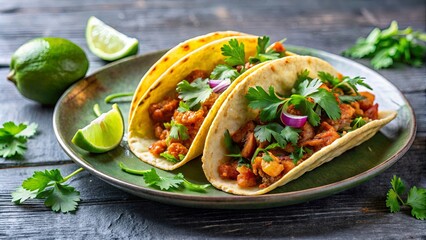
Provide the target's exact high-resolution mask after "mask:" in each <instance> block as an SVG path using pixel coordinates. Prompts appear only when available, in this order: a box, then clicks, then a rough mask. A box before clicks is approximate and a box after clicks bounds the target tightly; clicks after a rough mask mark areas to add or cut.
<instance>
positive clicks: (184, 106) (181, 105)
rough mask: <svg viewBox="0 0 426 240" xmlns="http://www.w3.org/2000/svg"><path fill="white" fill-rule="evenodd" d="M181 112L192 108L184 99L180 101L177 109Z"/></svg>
mask: <svg viewBox="0 0 426 240" xmlns="http://www.w3.org/2000/svg"><path fill="white" fill-rule="evenodd" d="M177 110H178V111H179V112H181V113H183V112H186V111H190V110H191V108H190V107H189V105H188V104H186V103H185V102H184V101H180V102H179V107H178V109H177Z"/></svg>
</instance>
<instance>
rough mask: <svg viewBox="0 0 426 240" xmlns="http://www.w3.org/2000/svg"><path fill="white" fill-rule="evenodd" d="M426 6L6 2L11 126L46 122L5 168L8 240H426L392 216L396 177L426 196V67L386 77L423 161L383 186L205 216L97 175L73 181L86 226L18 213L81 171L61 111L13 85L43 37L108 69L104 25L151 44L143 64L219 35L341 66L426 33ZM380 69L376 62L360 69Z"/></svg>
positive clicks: (3, 60) (0, 187) (0, 176)
mask: <svg viewBox="0 0 426 240" xmlns="http://www.w3.org/2000/svg"><path fill="white" fill-rule="evenodd" d="M425 12H426V3H425V2H424V1H414V0H410V1H397V0H387V1H338V0H336V1H331V0H327V1H313V0H311V1H309V0H299V1H269V0H263V1H242V0H241V1H231V0H220V1H207V0H205V1H204V0H197V1H182V0H169V1H143V0H140V1H130V0H120V1H114V0H107V1H97V0H85V1H67V0H57V1H54V0H52V1H41V0H33V1H28V0H27V1H25V0H15V1H6V0H1V1H0V123H3V122H6V121H10V120H12V121H16V122H23V121H29V122H36V123H38V124H39V134H38V135H37V137H36V138H34V139H33V140H30V141H29V144H28V148H29V149H28V152H27V153H26V155H25V157H24V158H22V159H20V160H5V159H2V158H0V238H4V239H14V238H22V239H27V238H30V239H46V238H56V239H64V238H67V239H110V238H114V239H121V238H124V239H141V238H150V239H175V238H176V239H199V238H244V239H245V238H252V239H257V238H292V237H298V238H317V237H318V238H325V239H334V238H345V239H366V238H379V239H401V238H404V239H407V238H409V239H411V238H415V239H416V238H417V239H425V238H426V223H425V222H424V221H419V220H416V219H414V218H413V217H411V216H410V213H409V211H408V209H404V210H403V211H402V212H400V213H397V214H391V213H389V212H388V209H387V208H386V206H385V198H386V192H387V190H388V188H389V180H390V179H391V177H392V176H393V175H394V174H397V175H398V176H400V177H402V178H403V179H404V180H406V182H408V183H409V184H410V185H411V186H413V185H416V186H422V187H426V159H425V155H426V108H425V105H426V94H425V93H426V79H425V77H426V67H424V66H423V67H422V68H411V67H407V66H397V67H396V68H393V69H389V70H380V71H379V73H380V74H382V75H384V76H385V77H386V78H387V79H389V80H390V81H391V82H392V83H394V84H395V85H396V86H397V87H398V88H399V89H400V90H401V91H402V92H403V93H404V94H405V96H406V97H407V98H408V100H409V101H410V103H411V104H412V106H413V108H414V110H415V113H416V117H417V124H418V129H417V136H416V139H415V141H414V143H413V146H412V147H411V149H410V150H409V151H408V152H407V153H406V154H405V156H404V157H402V158H401V159H400V160H399V161H398V162H397V163H396V164H395V165H394V166H393V167H391V168H390V169H388V170H387V171H386V172H384V173H383V174H381V175H379V176H378V177H376V178H374V179H372V180H371V181H369V182H367V183H365V184H363V185H360V186H358V187H355V188H353V189H350V190H347V191H344V192H342V193H340V194H336V195H334V196H330V197H327V198H324V199H320V200H315V201H311V202H307V203H303V204H298V205H294V206H287V207H281V208H272V209H264V210H205V209H191V208H182V207H176V206H169V205H164V204H160V203H156V202H152V201H149V200H145V199H141V198H138V197H135V196H132V195H129V194H127V193H125V192H123V191H120V190H118V189H116V188H114V187H112V186H110V185H108V184H106V183H104V182H102V181H101V180H99V179H97V178H96V177H93V176H91V175H90V174H88V173H85V172H84V173H82V174H79V175H78V176H77V177H76V178H74V179H73V180H72V181H71V184H72V185H73V186H75V187H76V188H77V189H78V190H79V191H80V192H81V198H82V199H83V201H82V202H81V203H80V205H79V210H78V211H77V212H76V213H75V214H55V213H53V212H52V211H50V210H49V209H48V208H46V207H45V206H44V205H43V203H42V202H32V203H29V204H25V205H22V206H16V205H14V204H13V203H11V202H10V201H11V197H10V193H11V192H12V191H13V190H14V189H15V188H16V187H17V186H19V185H20V184H21V182H22V180H23V179H25V178H27V177H29V176H30V175H32V173H33V171H34V170H44V169H46V168H48V169H50V168H59V169H60V170H61V171H62V172H63V173H65V174H68V173H70V172H71V171H73V170H75V169H76V168H77V166H76V165H75V164H74V163H73V162H72V161H71V160H70V158H69V157H68V156H67V155H66V154H65V153H64V152H63V151H62V150H61V148H60V147H59V144H58V143H57V141H56V138H55V136H54V133H53V129H52V120H51V119H52V113H53V108H51V107H44V106H40V105H39V104H37V103H34V102H31V101H29V100H26V99H24V98H23V97H22V96H21V95H20V94H19V93H18V92H17V90H16V89H15V87H14V86H13V85H12V84H11V83H9V82H8V81H6V75H7V73H8V70H9V69H8V64H9V61H10V56H11V54H12V53H13V52H14V51H15V50H16V49H17V48H18V47H19V46H20V45H22V44H23V43H25V42H26V41H28V40H30V39H32V38H35V37H40V36H57V37H64V38H68V39H70V40H71V41H73V42H75V43H77V44H78V45H80V46H81V47H83V48H84V50H85V51H86V53H87V55H88V57H89V59H90V69H89V73H88V74H90V72H93V71H94V70H96V69H97V68H99V67H101V66H102V65H104V64H105V62H103V61H101V60H99V59H98V58H97V57H95V56H94V55H92V54H91V53H90V52H89V51H88V49H87V46H86V43H85V33H84V32H85V26H86V21H87V19H88V18H89V17H90V16H92V15H93V16H96V17H98V18H100V19H102V20H104V21H105V22H107V23H108V24H110V25H112V26H113V27H115V28H117V29H118V30H120V31H121V32H123V33H125V34H127V35H129V36H133V37H136V38H138V39H139V40H140V51H139V53H140V54H143V53H147V52H151V51H155V50H160V49H165V48H170V47H172V46H174V45H176V44H177V43H179V42H180V41H182V40H185V39H187V38H190V37H193V36H196V35H200V34H204V33H207V32H211V31H217V30H237V31H242V32H249V33H254V34H259V35H263V34H267V35H270V36H271V37H272V39H273V40H279V39H281V38H282V37H283V36H285V37H287V39H288V40H287V43H289V44H293V45H302V46H307V47H311V48H317V49H321V50H325V51H328V52H331V53H335V54H340V53H341V52H342V51H343V50H344V49H346V48H347V47H349V46H350V45H351V44H353V43H354V42H355V40H356V39H357V38H358V37H360V36H365V35H366V34H368V33H369V32H370V31H371V30H372V28H373V27H374V26H379V27H382V28H384V27H387V25H388V24H389V23H390V22H391V20H397V21H398V22H399V24H400V26H402V27H407V26H412V27H413V28H414V29H419V30H422V31H425V21H426V17H425ZM359 62H361V63H362V64H366V65H368V62H367V61H364V60H362V61H359Z"/></svg>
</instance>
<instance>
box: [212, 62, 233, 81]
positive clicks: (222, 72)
mask: <svg viewBox="0 0 426 240" xmlns="http://www.w3.org/2000/svg"><path fill="white" fill-rule="evenodd" d="M239 76H240V73H239V72H238V71H237V69H235V68H232V67H230V66H228V65H225V64H219V65H217V66H216V67H215V68H214V69H213V71H212V73H211V74H210V78H211V79H218V80H221V79H228V78H229V79H231V81H232V80H235V79H236V78H237V77H239Z"/></svg>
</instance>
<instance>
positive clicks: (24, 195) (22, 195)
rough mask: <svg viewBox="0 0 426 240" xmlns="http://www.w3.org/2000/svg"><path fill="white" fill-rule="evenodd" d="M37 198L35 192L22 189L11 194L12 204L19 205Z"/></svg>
mask: <svg viewBox="0 0 426 240" xmlns="http://www.w3.org/2000/svg"><path fill="white" fill-rule="evenodd" d="M36 196H37V191H35V190H34V191H30V190H27V189H25V188H23V187H18V188H17V189H16V190H15V191H14V192H12V202H14V203H16V204H20V203H23V202H25V201H26V200H28V199H33V198H35V197H36Z"/></svg>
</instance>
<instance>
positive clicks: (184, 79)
mask: <svg viewBox="0 0 426 240" xmlns="http://www.w3.org/2000/svg"><path fill="white" fill-rule="evenodd" d="M268 45H269V37H266V36H265V37H255V36H237V37H229V38H223V39H219V40H216V41H213V42H211V43H209V44H206V45H205V46H203V47H201V48H199V49H197V50H195V51H193V52H191V53H189V54H187V55H186V56H184V57H183V58H182V59H180V60H179V61H177V62H176V63H175V64H174V65H173V66H171V67H170V68H169V69H167V71H165V72H164V73H163V74H162V75H161V76H160V77H159V78H158V79H157V81H156V82H155V83H154V84H152V86H151V87H150V88H149V89H148V90H147V92H146V93H145V95H144V96H143V97H142V98H141V100H140V101H139V104H138V106H137V108H136V109H135V112H134V117H133V118H132V120H131V122H130V126H129V137H128V143H129V146H130V149H131V150H132V152H133V153H134V154H135V155H136V156H137V157H139V158H140V159H141V160H143V161H145V162H147V163H149V164H151V165H154V166H156V167H158V168H161V169H165V170H173V169H175V168H178V167H180V166H182V165H184V164H185V163H186V162H188V161H190V160H192V159H194V158H195V157H197V156H199V155H201V153H202V151H203V147H204V140H205V137H206V135H207V131H208V128H209V127H210V123H211V121H212V120H213V118H214V116H215V115H216V112H217V110H218V109H219V107H220V105H221V104H222V102H223V101H224V100H225V99H226V96H227V95H228V93H229V92H230V91H231V90H232V88H234V86H236V85H237V84H238V83H239V82H241V81H243V80H244V78H245V76H247V75H248V74H249V73H251V72H252V71H254V70H255V69H256V68H258V67H260V66H261V65H263V64H265V63H266V62H267V61H268V60H273V59H278V58H280V57H284V56H287V55H292V54H291V53H289V52H287V51H286V50H285V48H284V46H283V45H282V43H280V42H277V43H275V44H273V45H272V46H271V47H269V48H267V46H268Z"/></svg>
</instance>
